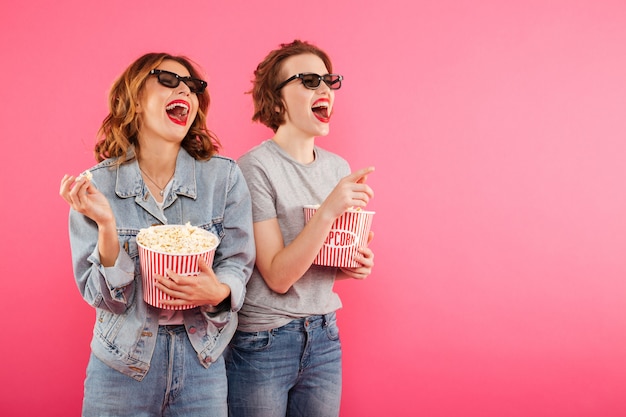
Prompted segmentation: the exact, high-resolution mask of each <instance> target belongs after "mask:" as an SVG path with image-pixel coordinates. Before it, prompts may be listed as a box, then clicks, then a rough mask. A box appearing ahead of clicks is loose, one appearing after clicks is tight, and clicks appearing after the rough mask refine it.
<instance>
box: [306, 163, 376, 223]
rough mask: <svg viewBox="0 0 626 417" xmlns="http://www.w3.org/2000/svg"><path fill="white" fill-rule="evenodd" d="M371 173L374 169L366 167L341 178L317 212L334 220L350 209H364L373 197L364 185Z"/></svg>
mask: <svg viewBox="0 0 626 417" xmlns="http://www.w3.org/2000/svg"><path fill="white" fill-rule="evenodd" d="M372 172H374V167H368V168H364V169H360V170H358V171H355V172H353V173H352V174H350V175H347V176H345V177H344V178H342V179H341V180H340V181H339V183H338V184H337V185H336V186H335V188H334V189H333V191H331V193H330V194H329V195H328V197H326V200H324V202H323V203H322V204H321V205H320V207H319V209H318V210H317V212H318V213H320V212H321V213H326V215H328V216H329V217H330V218H332V219H336V218H337V217H339V216H341V215H342V214H343V213H344V212H345V211H346V210H348V209H349V208H351V207H361V208H363V207H365V206H366V205H367V203H368V202H369V200H370V199H371V198H372V197H374V191H373V190H372V189H371V188H370V186H369V185H367V184H366V183H365V181H366V180H367V176H368V175H369V174H371V173H372Z"/></svg>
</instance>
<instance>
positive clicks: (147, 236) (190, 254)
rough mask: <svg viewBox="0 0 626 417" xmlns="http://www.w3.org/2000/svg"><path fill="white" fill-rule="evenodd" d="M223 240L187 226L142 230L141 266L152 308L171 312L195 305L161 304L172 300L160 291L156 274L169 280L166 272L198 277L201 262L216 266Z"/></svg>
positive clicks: (139, 244)
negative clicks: (202, 260) (219, 246)
mask: <svg viewBox="0 0 626 417" xmlns="http://www.w3.org/2000/svg"><path fill="white" fill-rule="evenodd" d="M218 245H219V238H218V237H217V236H215V235H214V234H213V233H211V232H208V231H206V230H204V229H201V228H198V227H194V226H190V225H189V223H187V224H186V225H163V226H152V227H149V228H147V229H141V230H140V231H139V233H138V234H137V247H138V248H139V263H140V266H141V277H142V283H143V299H144V301H145V302H146V303H148V304H150V305H151V306H154V307H158V308H162V309H167V310H185V309H189V308H193V307H196V306H195V305H193V304H186V305H182V306H167V305H163V304H161V300H171V299H172V297H170V296H169V295H167V294H165V293H163V292H162V291H161V290H159V289H158V288H157V287H156V279H155V277H154V275H155V274H158V275H161V276H165V271H166V270H168V269H169V270H172V271H174V272H176V273H177V274H180V275H198V273H199V272H200V267H199V266H198V258H199V257H202V258H203V259H204V260H205V261H206V263H207V264H208V265H212V264H213V257H214V256H215V249H216V248H217V246H218Z"/></svg>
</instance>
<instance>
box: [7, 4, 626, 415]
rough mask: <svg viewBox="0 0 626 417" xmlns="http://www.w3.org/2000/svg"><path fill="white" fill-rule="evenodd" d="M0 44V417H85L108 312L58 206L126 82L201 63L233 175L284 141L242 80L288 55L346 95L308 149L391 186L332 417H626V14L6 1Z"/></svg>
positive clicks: (378, 187)
mask: <svg viewBox="0 0 626 417" xmlns="http://www.w3.org/2000/svg"><path fill="white" fill-rule="evenodd" d="M0 31H2V33H1V36H0V45H1V51H2V65H0V80H2V83H1V89H2V111H0V127H1V129H2V133H1V135H2V151H1V152H0V178H1V181H2V183H1V185H0V192H1V193H2V194H1V195H2V197H3V198H2V200H3V201H2V216H1V220H0V221H1V222H2V223H1V225H0V230H1V231H2V238H1V239H2V242H3V243H2V260H1V261H0V268H1V269H0V279H1V280H2V285H1V286H0V288H1V290H0V294H2V302H1V303H0V306H1V307H0V309H1V311H0V329H2V343H0V369H1V371H0V372H1V373H2V380H3V388H2V389H1V390H0V413H1V414H2V415H3V416H34V415H47V416H64V417H65V416H76V415H79V410H80V405H81V399H82V384H83V379H84V372H85V367H86V363H87V358H88V355H89V346H88V344H89V340H90V338H91V329H92V325H93V321H94V311H93V309H92V308H91V307H89V306H88V305H87V304H86V303H84V302H83V300H82V299H81V298H80V295H79V293H78V290H77V288H76V285H75V283H74V279H73V276H72V271H71V263H70V252H69V243H68V232H67V212H68V207H67V205H66V203H65V202H64V201H62V200H61V198H60V197H59V196H58V189H59V181H60V178H61V176H62V175H63V174H64V173H72V174H77V173H79V172H80V171H82V170H83V169H85V168H87V167H89V166H91V165H93V163H94V160H93V157H92V154H91V150H92V148H93V143H94V138H95V133H96V130H97V128H98V127H99V124H100V122H101V121H102V119H103V118H104V116H105V114H106V94H107V91H108V88H109V86H110V84H111V82H112V81H113V79H114V78H115V77H116V76H117V75H118V74H119V73H120V72H121V71H122V70H123V69H124V68H125V67H126V66H127V65H128V64H129V63H130V61H131V60H133V59H135V58H136V57H138V56H139V55H140V54H143V53H144V52H148V51H168V52H173V53H183V54H187V55H189V56H190V57H192V58H194V59H195V60H196V61H197V62H198V63H199V64H200V65H201V66H202V67H203V68H204V70H205V72H206V74H207V78H208V80H209V88H210V91H211V93H212V98H213V105H212V109H211V111H210V116H209V122H210V126H211V127H212V129H213V130H214V131H215V132H216V133H217V134H218V135H219V137H220V138H221V140H222V141H223V144H224V149H223V153H224V154H225V155H228V156H231V157H235V158H236V157H238V156H239V155H241V154H242V153H243V152H244V151H246V150H247V149H249V148H250V147H252V146H253V145H255V144H257V143H258V142H260V141H261V140H263V139H266V138H268V137H269V136H270V131H269V130H268V129H266V128H264V127H262V126H258V125H253V124H252V123H251V122H250V115H251V110H252V106H251V100H250V97H249V96H248V95H245V94H244V91H246V90H247V89H248V88H249V86H250V84H249V81H250V78H251V75H252V71H253V69H254V68H255V66H256V64H257V63H258V62H259V61H260V60H261V59H262V58H263V57H264V56H265V54H266V53H267V52H268V51H269V50H270V49H272V48H274V47H276V46H277V45H278V44H279V43H281V42H286V41H291V40H293V39H294V38H302V39H307V40H310V41H312V42H315V43H317V44H319V45H320V46H322V47H323V48H325V49H326V50H327V51H328V52H329V53H330V54H331V56H332V57H333V59H334V63H335V66H336V71H337V72H340V73H342V74H344V75H345V78H346V79H345V84H344V88H342V90H341V91H339V92H338V94H337V102H336V114H335V117H334V119H333V122H332V127H331V134H330V136H329V137H327V138H322V139H320V140H319V141H318V143H319V144H320V145H321V146H324V147H326V148H328V149H330V150H333V151H336V152H338V153H340V154H342V155H343V156H345V157H346V158H347V159H348V160H349V161H350V163H351V165H352V167H353V168H355V169H357V168H361V167H364V166H366V165H369V164H373V165H375V166H376V169H377V170H376V172H375V173H374V174H373V175H372V176H371V177H370V181H369V182H370V184H371V185H372V187H373V188H374V190H375V192H376V196H375V198H374V200H373V201H372V203H371V204H370V206H369V208H370V209H373V210H376V212H377V214H376V217H375V218H374V225H373V229H374V230H375V232H376V238H375V240H374V242H373V244H372V246H373V248H374V250H375V252H376V267H375V272H374V273H373V274H372V276H371V277H369V278H368V279H367V280H366V281H364V282H356V281H351V282H341V283H340V284H338V286H337V287H338V291H339V292H340V294H341V296H342V298H343V301H344V308H343V309H342V310H340V313H339V320H340V327H341V331H342V338H343V344H344V352H345V367H344V368H345V381H344V395H343V404H342V410H341V416H342V417H367V416H417V415H420V416H432V417H439V416H446V417H448V416H450V417H452V416H454V417H458V416H469V417H473V416H477V417H502V416H507V417H515V416H519V417H528V416H533V417H544V416H545V417H560V416H567V417H571V416H603V417H612V416H624V415H626V401H625V400H624V387H625V386H626V313H625V310H626V303H625V302H624V299H625V296H626V281H625V279H624V278H625V275H626V257H625V256H624V252H625V249H626V189H625V187H624V179H625V178H626V163H625V161H624V159H625V156H626V140H625V138H626V117H624V113H625V110H626V82H625V79H626V46H625V45H626V3H624V2H623V0H615V1H611V0H606V1H596V0H589V1H584V0H580V1H570V0H555V1H550V2H547V1H543V0H531V1H524V2H514V1H508V2H503V1H496V0H490V1H475V0H467V1H460V0H459V1H452V0H432V1H419V0H386V1H381V2H369V4H367V2H363V1H357V0H344V1H341V0H335V1H324V0H318V1H312V2H306V1H299V2H298V1H296V2H294V1H283V0H279V1H267V2H266V1H258V2H257V1H243V0H232V1H219V2H217V1H192V0H189V1H186V2H171V1H159V0H151V1H147V0H132V1H129V0H109V1H105V2H91V1H84V0H73V1H70V0H65V1H54V2H50V1H44V0H26V1H23V2H20V1H15V2H9V1H4V2H2V5H1V6H0Z"/></svg>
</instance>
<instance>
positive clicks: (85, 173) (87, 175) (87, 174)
mask: <svg viewBox="0 0 626 417" xmlns="http://www.w3.org/2000/svg"><path fill="white" fill-rule="evenodd" d="M81 178H87V179H88V180H89V181H91V179H92V178H93V174H92V173H91V171H89V170H85V171H83V172H81V173H80V175H79V176H78V177H77V178H76V179H77V180H79V179H81Z"/></svg>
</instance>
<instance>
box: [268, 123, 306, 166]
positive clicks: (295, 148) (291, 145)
mask: <svg viewBox="0 0 626 417" xmlns="http://www.w3.org/2000/svg"><path fill="white" fill-rule="evenodd" d="M272 140H273V141H274V142H276V143H277V144H278V146H280V147H281V148H282V149H283V150H284V151H285V152H287V153H288V154H289V156H291V157H292V158H293V159H295V160H296V161H298V162H300V163H301V164H310V163H311V162H313V160H314V159H315V154H314V153H313V148H314V147H315V137H303V136H298V135H290V134H289V132H285V131H284V130H283V131H281V129H280V128H278V130H277V131H276V134H275V135H274V137H273V138H272Z"/></svg>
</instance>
